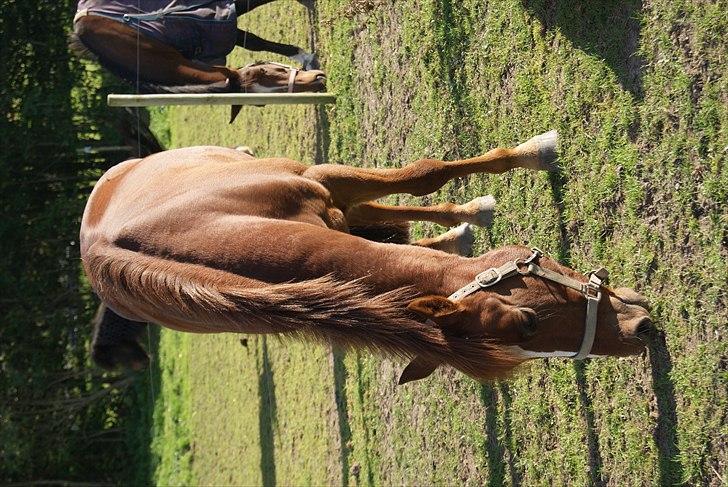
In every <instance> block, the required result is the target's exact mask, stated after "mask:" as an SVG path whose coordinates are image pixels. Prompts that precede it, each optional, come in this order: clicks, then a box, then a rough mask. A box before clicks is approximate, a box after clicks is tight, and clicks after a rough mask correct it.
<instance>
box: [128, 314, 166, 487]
mask: <svg viewBox="0 0 728 487" xmlns="http://www.w3.org/2000/svg"><path fill="white" fill-rule="evenodd" d="M147 333H148V334H147ZM159 333H160V328H159V327H158V326H154V325H147V331H145V332H144V333H143V334H142V336H141V339H140V342H141V343H142V344H143V345H144V347H145V348H146V349H147V352H148V353H149V356H150V361H149V367H148V368H147V369H146V370H143V371H140V372H132V374H133V375H134V377H135V380H134V382H133V385H132V386H131V390H132V393H131V394H129V399H128V402H127V405H128V408H129V409H128V415H125V414H123V413H122V414H121V415H120V417H122V418H125V423H126V424H128V427H126V428H125V431H126V445H127V451H129V452H131V453H130V455H131V462H129V467H128V470H127V472H126V474H125V479H126V480H125V482H124V483H125V484H127V485H154V470H155V469H156V466H157V465H156V463H157V460H158V459H155V458H153V455H152V440H153V435H154V405H155V401H157V400H162V399H161V398H159V397H158V396H159V391H160V390H161V387H162V371H161V369H160V368H159V359H158V358H157V357H158V356H159V352H158V351H159Z"/></svg>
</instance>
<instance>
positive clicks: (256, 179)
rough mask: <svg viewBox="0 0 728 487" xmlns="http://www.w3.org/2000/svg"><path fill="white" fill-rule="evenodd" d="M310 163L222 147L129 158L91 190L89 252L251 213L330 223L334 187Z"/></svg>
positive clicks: (157, 240)
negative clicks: (309, 172) (101, 243)
mask: <svg viewBox="0 0 728 487" xmlns="http://www.w3.org/2000/svg"><path fill="white" fill-rule="evenodd" d="M307 167H308V166H306V165H304V164H301V163H299V162H296V161H293V160H290V159H250V158H249V156H248V155H247V154H244V153H242V152H240V151H237V150H233V149H226V148H222V147H191V148H184V149H177V150H170V151H166V152H161V153H158V154H153V155H151V156H149V157H146V158H144V159H134V160H130V161H126V162H124V163H121V164H119V165H117V166H115V167H113V168H111V169H110V170H109V171H108V172H107V173H106V174H104V175H103V176H102V177H101V179H100V180H99V181H98V182H97V184H96V186H95V188H94V190H93V192H92V194H91V197H90V198H89V201H88V203H87V206H86V210H85V212H84V217H83V220H82V223H81V245H82V247H81V250H82V253H83V252H85V250H86V249H87V248H88V246H89V245H91V244H92V243H93V242H94V241H96V240H98V239H99V238H103V239H104V240H106V241H108V242H112V243H117V244H118V242H120V241H125V242H129V241H131V240H133V241H134V242H136V244H135V245H139V246H146V245H153V246H156V245H162V242H163V241H164V239H165V238H172V237H179V236H188V237H189V238H193V237H194V238H195V239H196V238H199V236H200V234H201V232H204V231H205V230H204V229H206V228H208V229H218V228H220V227H223V226H225V225H231V224H234V223H233V222H241V221H244V220H245V219H246V218H251V217H253V218H255V217H258V218H269V219H281V220H292V221H303V222H306V223H312V224H316V225H320V226H328V225H329V218H328V213H329V211H330V208H329V207H330V205H331V203H330V197H329V194H328V191H327V190H326V189H325V188H324V187H323V186H322V185H321V184H319V183H317V182H315V181H312V180H310V179H307V178H305V177H303V176H302V174H303V172H304V171H305V170H306V169H307ZM130 239H131V240H130Z"/></svg>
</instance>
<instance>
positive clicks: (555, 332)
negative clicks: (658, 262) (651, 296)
mask: <svg viewBox="0 0 728 487" xmlns="http://www.w3.org/2000/svg"><path fill="white" fill-rule="evenodd" d="M480 260H481V262H482V263H483V267H482V269H480V270H482V271H486V269H487V268H491V269H489V270H487V271H486V272H483V273H482V274H481V275H479V276H478V277H477V278H476V280H475V281H473V282H472V283H471V284H470V285H467V284H468V283H463V284H465V286H464V287H463V288H462V289H461V290H459V291H458V292H456V293H454V294H453V295H452V296H450V297H449V298H445V297H442V296H425V297H422V298H418V299H415V300H414V301H412V302H411V303H410V305H409V309H410V310H411V311H414V312H415V313H417V314H419V315H421V316H423V317H424V318H426V319H429V320H430V321H432V322H434V323H435V324H436V325H437V326H438V327H439V328H441V329H442V330H443V332H444V334H445V335H446V336H453V337H462V338H467V339H484V340H487V341H490V342H492V343H493V344H494V345H495V346H499V347H502V348H503V349H504V350H505V351H508V352H509V353H511V354H513V355H514V356H515V358H518V359H521V360H528V359H531V358H539V357H571V358H584V357H587V356H628V355H636V354H639V353H641V352H642V351H643V350H644V348H645V345H646V342H647V339H648V338H649V336H650V335H651V334H652V333H653V331H654V327H653V324H652V321H651V319H650V315H649V311H648V310H649V305H648V303H647V300H646V299H645V298H644V297H643V296H641V295H639V294H638V293H636V292H635V291H633V290H632V289H627V288H619V289H614V290H612V289H609V288H607V287H605V286H603V285H602V284H601V278H603V277H604V276H603V275H601V278H600V277H599V276H594V277H592V278H590V277H588V276H584V275H581V274H579V273H577V272H575V271H573V270H572V269H569V268H568V267H565V266H563V265H561V264H559V263H557V262H556V261H555V260H553V259H550V258H547V257H544V256H541V255H540V253H538V252H533V251H530V250H528V249H527V248H525V247H507V248H504V249H499V250H498V251H494V252H491V253H489V254H487V255H485V256H483V257H482V258H481V259H480ZM592 334H593V335H592ZM592 339H593V341H592ZM579 352H581V353H580V354H579ZM577 354H579V355H577ZM432 370H434V368H432ZM430 371H431V370H430ZM410 372H411V373H413V372H414V375H415V377H414V378H415V379H416V378H421V376H422V371H410ZM428 375H429V374H428ZM408 379H409V377H407V378H405V380H402V382H406V381H407V380H408ZM409 380H413V379H409Z"/></svg>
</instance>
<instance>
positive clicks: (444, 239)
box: [432, 223, 475, 257]
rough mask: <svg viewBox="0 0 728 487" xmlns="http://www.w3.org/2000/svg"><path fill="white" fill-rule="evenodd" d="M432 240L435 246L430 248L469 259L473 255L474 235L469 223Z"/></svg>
mask: <svg viewBox="0 0 728 487" xmlns="http://www.w3.org/2000/svg"><path fill="white" fill-rule="evenodd" d="M434 240H435V241H436V245H435V246H433V247H432V248H435V249H437V250H442V251H443V252H447V253H448V254H457V255H460V256H463V257H470V256H471V255H472V254H473V244H474V243H475V234H474V233H473V226H472V225H471V224H470V223H463V224H462V225H458V226H457V227H455V228H451V229H450V230H448V231H447V232H445V233H443V234H442V235H440V236H439V237H436V238H435V239H434Z"/></svg>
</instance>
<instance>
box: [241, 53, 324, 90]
mask: <svg viewBox="0 0 728 487" xmlns="http://www.w3.org/2000/svg"><path fill="white" fill-rule="evenodd" d="M238 75H239V83H240V88H241V91H244V92H247V93H286V92H288V93H300V92H306V91H308V92H319V91H324V90H325V89H326V74H324V72H323V71H320V70H317V69H312V70H308V71H307V70H300V69H296V68H294V67H292V66H287V65H285V64H280V63H272V62H265V61H260V62H256V63H253V64H248V65H247V66H245V67H244V68H241V69H240V70H238Z"/></svg>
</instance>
